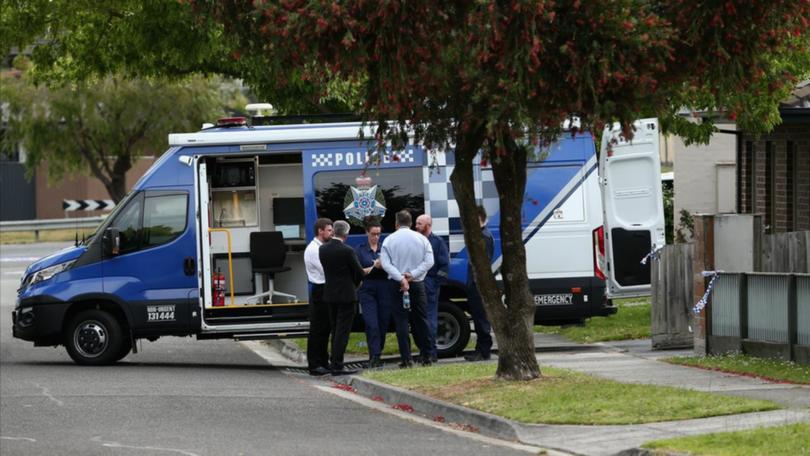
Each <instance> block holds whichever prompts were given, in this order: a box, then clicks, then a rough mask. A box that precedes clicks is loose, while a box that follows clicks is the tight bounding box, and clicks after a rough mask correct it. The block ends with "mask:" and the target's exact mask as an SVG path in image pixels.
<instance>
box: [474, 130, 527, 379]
mask: <svg viewBox="0 0 810 456" xmlns="http://www.w3.org/2000/svg"><path fill="white" fill-rule="evenodd" d="M504 144H505V146H506V153H505V154H502V155H500V156H496V155H495V153H491V156H492V157H493V158H492V172H493V175H494V177H495V186H496V187H497V188H498V198H499V204H500V215H501V219H500V234H501V255H502V258H503V261H502V263H501V275H502V277H503V288H504V294H505V295H506V296H505V298H504V301H503V302H492V303H490V302H486V303H485V304H486V309H487V312H491V313H493V314H494V315H496V317H495V318H493V319H492V325H493V328H494V330H495V336H496V337H497V338H498V373H497V375H498V376H499V377H502V378H510V379H514V380H528V379H532V378H537V377H539V376H540V367H539V366H538V364H537V357H536V356H535V353H534V313H535V309H534V300H533V299H532V294H531V289H530V288H529V277H528V274H527V272H526V248H525V246H524V244H523V225H522V218H523V200H524V198H523V195H524V193H525V191H526V160H527V150H526V148H524V147H520V146H518V145H517V144H515V142H514V140H512V138H510V137H507V138H504ZM493 152H494V151H493ZM490 309H491V310H490Z"/></svg>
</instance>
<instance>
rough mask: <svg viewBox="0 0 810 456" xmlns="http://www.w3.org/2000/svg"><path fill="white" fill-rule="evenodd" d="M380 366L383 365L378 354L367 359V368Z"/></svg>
mask: <svg viewBox="0 0 810 456" xmlns="http://www.w3.org/2000/svg"><path fill="white" fill-rule="evenodd" d="M381 367H383V362H382V360H381V359H380V357H379V356H373V357H372V358H371V359H370V360H369V361H368V368H369V369H379V368H381Z"/></svg>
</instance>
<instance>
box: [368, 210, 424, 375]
mask: <svg viewBox="0 0 810 456" xmlns="http://www.w3.org/2000/svg"><path fill="white" fill-rule="evenodd" d="M411 220H412V219H411V214H410V212H408V211H407V210H402V211H399V212H397V216H396V227H397V231H396V232H394V233H393V234H391V235H389V236H388V237H387V238H386V239H385V242H383V246H382V251H381V253H380V263H382V267H383V269H384V270H385V272H387V273H388V279H389V283H390V286H391V294H392V295H393V296H395V297H396V298H394V305H393V308H392V309H391V315H392V316H393V318H394V325H395V327H396V331H397V343H398V345H399V354H400V357H401V358H402V362H401V363H400V365H399V366H400V367H403V368H406V367H411V366H412V365H413V360H412V358H411V339H410V337H409V335H408V323H409V320H410V323H412V324H413V337H414V339H415V341H416V345H417V346H418V347H419V351H420V353H421V359H420V360H419V361H420V362H421V363H422V364H423V365H430V364H431V360H430V351H431V347H433V345H434V343H435V342H433V341H432V339H433V336H432V334H431V332H430V328H429V326H428V321H427V313H426V310H425V309H426V304H427V295H426V294H425V285H424V283H423V281H424V279H425V276H426V275H427V273H428V270H429V269H430V268H431V267H432V266H433V248H431V246H430V242H428V240H427V238H426V237H424V236H422V235H421V234H419V233H417V232H416V231H411ZM406 297H407V299H406ZM409 314H412V315H409Z"/></svg>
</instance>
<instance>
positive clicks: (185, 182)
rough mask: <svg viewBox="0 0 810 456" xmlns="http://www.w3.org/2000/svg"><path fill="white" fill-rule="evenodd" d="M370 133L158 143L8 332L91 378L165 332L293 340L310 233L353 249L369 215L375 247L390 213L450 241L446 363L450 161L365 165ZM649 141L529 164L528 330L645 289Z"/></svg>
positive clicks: (479, 192) (655, 181) (458, 262)
mask: <svg viewBox="0 0 810 456" xmlns="http://www.w3.org/2000/svg"><path fill="white" fill-rule="evenodd" d="M362 129H365V133H364V134H363V135H361V131H362ZM371 133H372V131H371V130H370V128H369V127H368V126H366V127H364V126H362V125H361V124H359V123H320V124H295V125H268V126H248V125H246V122H245V121H244V119H241V118H236V119H222V121H220V122H219V123H218V124H217V125H210V126H208V127H207V128H203V130H201V131H199V132H196V133H184V134H171V135H169V145H170V148H169V149H168V150H167V151H166V152H165V153H164V154H163V155H162V156H161V157H160V159H159V160H158V161H157V162H156V163H155V164H154V165H153V166H152V167H151V168H150V169H149V170H148V171H147V172H146V174H144V175H143V177H142V178H141V179H140V180H139V181H138V182H137V183H136V184H135V185H134V187H133V188H132V191H131V192H130V193H129V194H128V195H127V196H126V197H125V198H124V199H123V200H122V201H121V202H120V203H119V204H118V205H117V206H116V208H115V210H114V211H113V212H112V213H111V214H110V215H109V216H108V217H107V218H106V220H105V221H104V222H103V223H102V224H101V225H100V226H99V227H98V229H97V231H96V233H95V234H94V235H92V236H90V237H89V238H88V239H87V240H86V241H83V242H82V243H80V244H79V245H76V246H73V247H69V248H66V249H64V250H61V251H59V252H56V253H54V254H52V255H50V256H48V257H45V258H43V259H41V260H38V261H36V262H34V263H33V264H31V265H30V266H29V267H28V268H27V269H26V271H25V273H24V275H23V278H22V283H21V284H20V288H19V291H18V297H17V302H16V306H15V309H14V311H13V332H14V337H17V338H20V339H23V340H27V341H31V342H33V343H34V344H35V345H38V346H55V345H64V346H65V347H66V349H67V352H68V354H69V355H70V357H71V358H72V359H73V360H74V361H75V362H77V363H79V364H89V365H99V364H110V363H114V362H116V361H118V360H120V359H122V358H123V357H125V356H127V354H129V353H130V352H131V351H133V350H137V345H136V342H137V341H138V340H141V339H147V340H155V339H157V338H159V337H163V336H195V337H196V338H197V339H217V338H233V339H237V340H245V339H267V338H283V337H302V336H304V335H305V334H306V333H307V330H308V321H307V315H308V312H307V306H308V303H307V295H308V293H307V277H306V274H305V272H304V262H303V251H304V248H305V247H306V244H307V243H308V242H309V241H310V240H311V239H312V237H313V233H312V230H311V227H312V225H313V224H314V222H315V220H316V219H317V218H318V217H328V218H331V219H333V220H337V219H345V220H348V221H350V222H351V224H352V231H351V234H350V240H349V242H350V243H352V244H357V243H360V242H362V241H363V240H365V233H364V231H363V229H362V225H361V223H360V222H361V220H362V219H363V218H364V217H365V216H368V215H375V216H378V217H380V218H381V220H382V225H383V236H385V234H386V233H391V232H393V230H394V214H395V213H396V212H397V211H399V210H402V209H408V210H410V211H411V212H412V213H413V215H414V216H416V215H419V214H421V213H427V214H429V215H431V217H432V218H433V230H434V232H435V233H437V234H438V235H440V236H441V237H443V238H444V239H445V241H446V242H447V243H448V246H449V250H450V255H451V265H450V274H449V280H448V281H447V283H446V285H445V286H444V287H443V289H442V290H441V293H440V309H439V330H438V331H439V334H438V337H437V342H438V346H439V351H440V355H441V356H453V355H457V354H459V353H460V352H461V351H462V350H463V349H464V347H465V346H466V345H467V342H468V340H469V337H470V325H469V320H468V316H467V314H466V313H465V310H466V294H465V287H464V283H465V282H466V272H467V251H466V249H465V246H464V241H463V232H462V227H461V223H460V219H459V209H458V205H457V204H456V201H455V199H454V197H453V189H452V186H451V184H450V180H449V178H450V174H451V173H452V170H453V164H454V163H453V155H452V153H451V152H448V153H446V154H445V153H431V152H429V151H427V150H425V149H424V148H423V147H421V146H420V145H419V144H411V145H409V146H408V147H406V148H405V149H404V150H401V151H393V152H391V153H389V154H383V155H382V156H379V157H378V156H376V155H374V154H373V153H370V152H369V151H370V150H373V149H374V144H373V141H369V140H368V139H362V138H372V137H373V135H372V134H371ZM658 141H659V132H658V126H657V121H656V120H655V119H646V120H641V121H638V122H637V123H636V135H635V137H634V138H633V140H632V141H630V142H628V141H624V140H623V139H622V138H621V137H620V136H619V129H618V127H609V128H608V129H606V131H605V134H604V135H603V141H602V144H601V153H600V154H597V147H596V145H595V144H594V140H593V137H592V135H590V134H584V135H583V134H577V135H571V134H565V135H563V136H562V137H560V139H559V141H558V142H557V143H555V144H553V145H552V146H551V147H549V148H548V149H547V150H544V151H542V153H539V154H537V155H538V158H537V159H536V161H532V162H530V163H529V166H528V168H529V169H528V183H527V188H526V194H525V196H524V202H523V225H524V230H523V238H524V239H523V240H524V244H525V247H526V250H527V270H528V274H529V278H530V284H531V289H532V293H533V295H534V303H535V306H536V316H535V321H536V323H538V324H562V323H566V322H578V321H582V320H583V319H586V318H589V317H593V316H606V315H610V314H612V313H614V312H615V311H616V308H615V307H614V306H613V305H612V303H611V298H614V297H618V296H635V295H644V294H648V293H649V284H650V270H649V263H648V264H646V265H645V264H641V263H640V261H639V260H640V259H641V258H642V257H644V255H645V254H647V253H648V252H649V251H650V250H651V249H652V248H654V246H656V245H663V243H664V228H663V209H662V203H661V188H660V181H659V179H660V177H659V176H660V167H659V160H658ZM369 162H371V164H369ZM474 173H475V185H476V189H475V193H476V194H475V196H476V199H477V200H478V201H479V203H480V204H482V205H483V206H484V207H485V208H486V209H487V212H488V213H489V214H490V217H489V222H488V223H489V228H490V230H491V231H492V233H493V235H494V236H495V238H496V243H495V245H496V248H495V254H494V257H493V258H492V268H493V271H495V272H496V274H497V273H498V270H499V267H500V262H501V251H500V243H499V242H498V239H499V230H498V220H499V212H498V197H497V192H496V189H495V185H494V182H493V177H492V170H491V168H489V167H487V166H485V165H483V166H482V165H478V166H476V167H475V169H474ZM498 278H499V279H500V276H498ZM361 320H362V319H359V318H358V322H360V321H361ZM358 329H359V328H358Z"/></svg>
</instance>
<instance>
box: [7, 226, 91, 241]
mask: <svg viewBox="0 0 810 456" xmlns="http://www.w3.org/2000/svg"><path fill="white" fill-rule="evenodd" d="M95 231H96V229H95V228H86V229H82V228H80V229H75V230H43V231H40V232H39V240H37V239H36V237H35V236H34V232H33V231H9V232H6V233H0V244H33V243H34V242H67V241H74V240H76V233H79V239H81V238H82V235H84V236H89V235H91V234H93V233H94V232H95Z"/></svg>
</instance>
